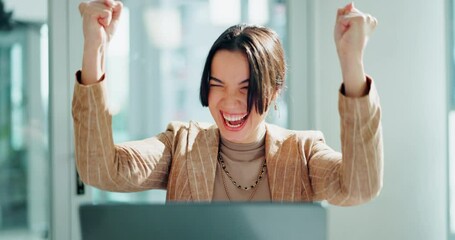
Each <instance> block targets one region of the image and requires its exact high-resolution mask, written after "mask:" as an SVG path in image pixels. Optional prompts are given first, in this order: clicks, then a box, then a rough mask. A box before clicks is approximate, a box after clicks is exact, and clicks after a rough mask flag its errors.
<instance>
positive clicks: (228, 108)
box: [208, 50, 267, 143]
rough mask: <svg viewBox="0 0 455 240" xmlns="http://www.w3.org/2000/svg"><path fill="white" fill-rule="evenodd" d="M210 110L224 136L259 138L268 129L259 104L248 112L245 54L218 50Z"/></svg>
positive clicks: (245, 139) (245, 140)
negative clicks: (259, 110)
mask: <svg viewBox="0 0 455 240" xmlns="http://www.w3.org/2000/svg"><path fill="white" fill-rule="evenodd" d="M210 72H211V75H210V91H209V98H208V102H209V109H210V113H211V114H212V117H213V119H214V120H215V122H216V124H217V125H218V128H219V129H220V133H221V135H222V136H223V138H225V139H227V140H229V141H231V142H237V143H250V142H255V141H258V140H259V139H260V138H261V137H262V136H263V134H264V132H265V123H264V118H265V116H266V115H267V113H266V112H264V114H262V115H259V114H258V113H257V111H256V108H255V107H256V106H254V105H253V108H252V110H251V112H250V113H249V114H248V111H247V96H248V83H249V79H250V69H249V64H248V59H247V56H246V54H245V53H243V52H241V51H228V50H218V51H217V52H216V53H215V56H214V57H213V60H212V66H211V69H210Z"/></svg>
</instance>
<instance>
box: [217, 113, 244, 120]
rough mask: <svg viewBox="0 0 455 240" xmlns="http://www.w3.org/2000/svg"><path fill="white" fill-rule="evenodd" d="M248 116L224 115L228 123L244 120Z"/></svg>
mask: <svg viewBox="0 0 455 240" xmlns="http://www.w3.org/2000/svg"><path fill="white" fill-rule="evenodd" d="M246 115H247V114H244V115H228V114H225V113H223V117H224V119H226V120H227V121H239V120H241V119H242V118H244V117H245V116H246Z"/></svg>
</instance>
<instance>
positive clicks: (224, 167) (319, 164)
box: [73, 0, 383, 206]
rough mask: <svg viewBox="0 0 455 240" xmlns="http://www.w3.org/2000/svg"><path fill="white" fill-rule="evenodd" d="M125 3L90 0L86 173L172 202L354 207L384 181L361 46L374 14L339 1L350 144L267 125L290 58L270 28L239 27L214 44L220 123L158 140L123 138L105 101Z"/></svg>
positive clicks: (107, 184)
mask: <svg viewBox="0 0 455 240" xmlns="http://www.w3.org/2000/svg"><path fill="white" fill-rule="evenodd" d="M121 11H122V3H121V2H117V1H111V0H109V1H108V0H106V1H90V2H85V3H81V4H80V12H81V15H82V17H83V31H84V38H85V45H84V55H83V64H82V71H80V72H78V73H77V80H78V81H77V83H76V85H75V90H74V99H73V119H74V130H75V143H76V160H77V168H78V171H79V174H80V176H81V178H82V180H83V181H84V182H85V183H87V184H89V185H93V186H95V187H98V188H100V189H104V190H109V191H119V192H132V191H142V190H148V189H156V188H160V189H167V200H170V201H212V200H232V201H246V200H252V201H318V200H328V201H329V202H330V203H332V204H336V205H343V206H346V205H355V204H360V203H364V202H366V201H369V200H371V199H372V198H373V197H375V196H377V195H378V194H379V191H380V189H381V187H382V176H383V173H382V172H383V154H382V131H381V122H380V118H381V111H380V105H379V98H378V95H377V92H376V89H375V87H374V84H373V81H372V80H371V79H370V78H369V77H367V76H366V75H365V73H364V69H363V61H362V58H363V51H364V48H365V46H366V43H367V39H368V36H369V35H370V34H371V32H372V31H373V30H374V28H375V26H376V23H377V21H376V19H375V18H374V17H372V16H370V15H367V14H364V13H362V12H360V11H359V10H357V9H356V8H355V7H354V5H353V4H348V5H347V6H345V7H344V8H341V9H339V10H338V13H337V21H336V25H335V32H334V35H335V42H336V46H337V52H338V56H339V60H340V63H341V69H342V74H343V85H342V86H341V89H340V93H339V111H340V116H341V127H342V131H341V140H342V152H343V154H341V153H338V152H335V151H334V150H332V149H331V148H330V147H328V146H327V145H326V144H325V142H324V138H323V135H322V133H320V132H317V131H292V130H287V129H282V128H280V127H277V126H274V125H271V124H267V123H266V122H265V116H266V115H267V112H268V110H269V109H270V106H271V105H273V102H274V100H275V99H276V97H277V96H278V94H279V92H280V90H281V89H282V87H283V85H284V79H285V66H286V64H285V60H284V54H283V49H282V46H281V43H280V41H279V39H278V36H277V35H276V34H275V33H274V32H273V31H272V30H270V29H268V28H264V27H257V26H247V25H236V26H233V27H231V28H229V29H227V30H226V31H225V32H224V33H222V34H221V36H220V37H219V38H218V39H217V40H216V41H215V43H214V44H213V46H212V48H211V50H210V51H209V54H208V57H207V60H206V63H205V67H204V71H203V76H202V78H201V88H200V99H201V103H202V105H203V106H207V107H208V108H209V110H210V113H211V115H212V117H213V119H214V121H215V123H216V124H215V125H206V124H201V123H197V122H190V123H181V122H172V123H170V124H169V125H168V127H167V129H166V131H164V132H163V133H161V134H158V135H157V136H155V137H152V138H149V139H145V140H141V141H134V142H127V143H123V144H114V142H113V140H112V129H111V115H110V114H109V111H108V109H107V105H106V102H105V97H104V95H105V91H106V90H105V86H104V85H105V80H104V78H105V77H104V55H105V54H104V50H105V49H106V47H107V45H108V44H109V41H110V39H111V38H112V37H113V34H114V31H115V27H116V25H117V24H118V21H119V16H120V14H121Z"/></svg>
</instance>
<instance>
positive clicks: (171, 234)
mask: <svg viewBox="0 0 455 240" xmlns="http://www.w3.org/2000/svg"><path fill="white" fill-rule="evenodd" d="M79 213H80V226H81V236H82V239H83V240H103V239H109V240H117V239H118V240H126V239H128V240H129V239H131V240H142V239H147V240H149V239H160V240H161V239H171V240H172V239H201V240H203V239H236V240H237V239H258V240H259V239H260V240H269V239H274V240H275V239H280V240H293V239H299V240H305V239H308V240H325V239H327V233H326V232H327V213H326V209H325V208H324V207H323V206H321V204H318V203H298V204H296V203H192V204H188V203H167V204H99V205H82V206H80V209H79Z"/></svg>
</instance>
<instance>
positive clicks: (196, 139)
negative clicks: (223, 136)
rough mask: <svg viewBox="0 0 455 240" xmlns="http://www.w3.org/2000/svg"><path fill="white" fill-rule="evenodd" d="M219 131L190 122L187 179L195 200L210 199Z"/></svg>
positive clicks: (214, 127) (215, 128)
mask: <svg viewBox="0 0 455 240" xmlns="http://www.w3.org/2000/svg"><path fill="white" fill-rule="evenodd" d="M218 145H219V131H218V128H217V127H216V126H215V125H212V126H210V127H207V126H205V127H202V126H200V123H195V122H190V125H189V130H188V145H187V150H186V156H187V167H188V179H189V184H190V189H191V195H192V197H193V199H194V200H195V201H209V202H210V201H212V197H213V186H214V184H215V174H216V164H217V157H218Z"/></svg>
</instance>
